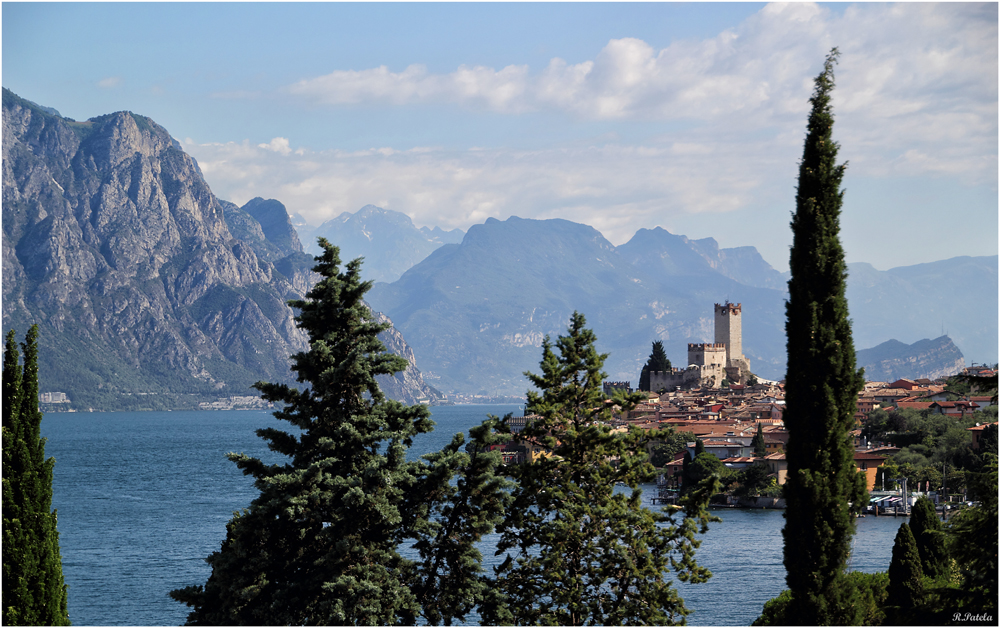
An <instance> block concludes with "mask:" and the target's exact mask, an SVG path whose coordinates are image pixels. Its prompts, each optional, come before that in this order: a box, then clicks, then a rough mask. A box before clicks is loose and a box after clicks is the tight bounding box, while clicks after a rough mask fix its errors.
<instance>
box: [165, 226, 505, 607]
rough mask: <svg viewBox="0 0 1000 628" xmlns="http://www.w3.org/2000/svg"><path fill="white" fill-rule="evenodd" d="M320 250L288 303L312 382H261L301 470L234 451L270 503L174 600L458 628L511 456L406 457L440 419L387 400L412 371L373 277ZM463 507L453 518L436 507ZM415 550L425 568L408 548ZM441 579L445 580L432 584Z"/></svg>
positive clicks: (279, 443)
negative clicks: (389, 344) (494, 475)
mask: <svg viewBox="0 0 1000 628" xmlns="http://www.w3.org/2000/svg"><path fill="white" fill-rule="evenodd" d="M320 245H321V247H322V248H323V250H324V252H323V254H322V256H320V257H319V258H318V260H317V264H316V266H315V267H314V271H315V272H317V273H318V274H319V275H320V276H321V278H322V279H321V281H320V282H319V283H318V284H316V286H315V287H314V288H313V289H312V290H311V291H310V292H309V293H308V294H307V295H306V297H307V300H305V301H293V302H290V305H292V306H293V307H296V308H298V309H299V314H298V316H297V317H296V320H297V321H298V324H299V326H300V327H301V328H303V329H304V330H305V331H306V332H307V333H308V335H309V342H310V344H309V350H308V351H306V352H304V353H298V354H296V355H294V356H292V368H293V370H295V372H296V373H297V374H298V380H299V381H300V382H302V383H303V384H306V385H308V387H307V388H305V389H304V390H301V391H300V390H297V389H295V388H292V387H289V386H287V385H284V384H269V383H263V382H261V383H258V384H256V387H257V388H258V389H259V390H260V391H261V392H262V393H263V397H264V398H265V399H267V400H269V401H273V402H279V403H281V404H282V406H281V409H280V410H278V411H277V412H275V417H277V418H278V419H281V420H283V421H288V422H289V423H291V424H292V425H293V426H294V427H295V428H297V429H296V430H294V433H289V432H285V431H282V430H279V429H277V428H265V429H260V430H258V431H257V434H258V435H259V436H260V437H261V438H263V439H265V440H266V441H268V446H269V448H270V449H271V450H272V451H275V452H277V453H279V454H283V455H285V456H287V457H288V458H289V462H287V463H285V464H274V465H267V464H264V463H263V462H262V461H261V460H260V459H257V458H253V457H250V456H247V455H243V454H229V458H230V459H231V460H232V461H233V462H235V463H236V465H237V466H239V467H240V468H241V469H242V470H243V472H244V473H245V474H247V475H252V476H253V477H254V478H255V486H256V487H257V488H258V489H259V490H260V495H259V496H258V497H257V498H256V499H255V500H254V501H253V502H252V504H251V505H250V508H248V509H245V510H243V511H242V512H240V513H235V514H234V516H233V519H232V520H231V521H230V522H229V524H228V526H227V536H226V540H225V541H224V542H223V544H222V547H221V549H220V550H219V551H218V552H215V553H213V554H212V555H211V556H210V557H209V558H208V562H209V564H210V565H211V566H212V573H211V575H210V577H209V579H208V581H207V582H206V584H205V585H204V586H192V587H188V588H186V589H180V590H176V591H173V592H171V596H172V597H174V598H175V599H176V600H178V601H181V602H184V603H186V604H188V605H189V606H191V607H192V608H193V610H192V611H191V613H190V614H189V617H188V623H189V624H197V625H200V624H213V625H226V624H230V625H231V624H255V625H264V624H288V625H299V624H331V625H345V624H396V623H403V624H415V623H416V620H417V617H418V616H419V615H420V614H421V612H422V609H423V608H425V607H426V608H427V609H429V610H428V615H429V617H427V618H426V619H428V620H429V621H437V620H442V619H443V620H445V621H449V620H450V618H451V617H458V618H459V619H461V618H462V617H463V616H464V613H465V612H467V609H468V608H470V607H471V606H472V605H473V604H475V603H476V602H477V599H478V598H477V595H479V596H480V597H481V591H480V590H479V589H476V588H475V587H476V586H477V585H478V582H479V580H480V579H481V578H480V575H479V573H478V572H479V571H480V570H481V568H480V567H479V565H478V563H477V560H478V551H477V550H475V548H474V543H475V542H476V541H478V540H479V538H480V536H481V535H482V534H484V533H488V532H489V531H490V530H491V529H492V527H491V521H492V519H494V518H496V517H497V516H498V515H497V500H498V499H500V498H498V497H497V496H496V493H497V490H499V489H501V488H502V485H500V483H498V482H497V481H495V480H491V478H490V475H491V471H492V469H495V468H496V466H497V465H498V463H499V457H498V455H497V454H496V453H489V452H487V451H485V450H486V449H487V448H488V443H482V442H479V441H478V440H477V439H476V438H474V439H473V449H474V450H476V451H477V454H476V456H475V458H476V460H475V461H473V460H471V459H470V457H469V456H468V455H466V454H465V453H464V452H459V451H458V448H459V446H460V445H461V442H462V439H461V438H456V439H455V440H454V441H452V444H451V446H449V447H448V448H446V449H445V451H443V452H441V454H440V455H439V456H437V460H436V461H435V462H432V463H430V464H428V463H426V462H424V461H407V459H406V450H407V448H408V447H409V446H410V445H411V443H412V440H413V437H414V436H416V435H417V434H420V433H426V432H429V431H430V430H431V429H432V426H433V423H432V422H431V421H430V418H429V416H430V413H429V412H428V410H427V408H425V407H423V406H419V405H417V406H405V405H403V404H401V403H399V402H397V401H392V400H388V399H386V398H385V397H384V395H383V394H382V392H381V390H380V389H379V387H378V384H377V383H376V380H375V377H376V376H378V375H391V374H394V373H396V372H398V371H401V370H403V369H404V368H405V367H406V362H405V360H404V359H403V358H401V357H399V356H395V355H392V354H389V353H386V352H385V349H384V346H383V345H382V343H381V342H380V341H379V340H378V338H377V335H378V334H379V333H380V332H381V331H383V330H384V329H386V328H387V327H388V325H387V324H379V323H377V322H375V320H374V318H373V316H372V313H371V311H370V310H369V309H368V307H367V305H366V304H365V303H364V302H363V301H362V297H363V295H364V293H365V292H366V291H367V290H368V289H369V288H370V287H371V282H365V281H361V277H360V267H361V260H360V259H357V260H354V261H352V262H350V263H348V264H347V265H346V268H345V269H344V270H343V271H341V269H340V256H339V250H338V249H337V248H336V247H334V246H332V245H330V244H329V243H328V242H327V241H326V240H323V239H320ZM480 450H483V451H482V453H481V454H480V453H478V452H479V451H480ZM456 473H457V475H458V482H457V485H456V487H455V488H454V489H450V488H449V482H450V480H451V479H452V478H453V477H456ZM477 474H478V475H477ZM484 490H485V494H482V495H478V496H475V499H485V500H486V501H487V502H489V503H488V504H487V507H485V508H481V507H479V505H477V504H476V503H473V502H474V499H473V496H474V494H475V492H476V491H480V492H481V493H482V492H483V491H484ZM452 498H454V499H455V500H457V501H456V502H455V505H454V508H452V509H450V510H449V509H446V508H445V507H444V506H443V505H442V504H441V503H439V502H438V501H436V500H439V499H452ZM500 507H501V508H502V500H501V501H500ZM456 509H457V510H458V515H457V516H455V517H452V515H453V514H456ZM469 510H472V511H473V512H472V513H471V514H470V513H468V512H466V511H469ZM435 515H438V516H441V515H443V516H444V518H445V520H446V521H445V523H446V524H447V526H450V527H446V526H444V525H442V522H441V521H439V520H438V519H437V518H436V517H435ZM445 533H447V534H448V535H450V536H448V537H442V534H445ZM444 538H448V539H450V541H451V542H450V543H444V542H443V540H444ZM413 541H417V542H418V543H420V544H421V556H422V558H423V559H424V563H423V565H421V564H418V563H417V562H415V561H410V560H407V559H405V558H403V557H402V556H401V555H400V554H399V552H398V547H399V545H400V544H401V543H403V542H413ZM456 564H461V567H462V569H461V570H456V572H455V577H454V578H452V579H451V580H447V581H444V580H441V579H439V576H440V574H441V573H443V571H447V570H451V569H453V568H454V567H455V565H456ZM431 575H433V577H434V578H435V579H436V585H435V586H427V585H425V584H423V583H422V580H421V579H422V578H429V577H430V576H431Z"/></svg>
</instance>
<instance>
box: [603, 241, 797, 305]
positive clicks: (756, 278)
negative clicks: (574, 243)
mask: <svg viewBox="0 0 1000 628" xmlns="http://www.w3.org/2000/svg"><path fill="white" fill-rule="evenodd" d="M618 252H619V253H621V254H622V256H623V257H625V258H626V259H628V260H629V261H630V262H632V263H633V264H641V265H644V266H646V267H647V268H649V269H650V270H652V271H654V272H656V273H661V274H662V276H664V277H677V278H681V277H686V278H688V279H689V280H690V282H692V283H693V284H698V283H701V282H703V281H705V280H706V278H709V277H714V276H716V275H721V276H723V277H727V278H729V279H732V280H733V281H737V282H739V283H742V284H744V285H747V286H754V287H757V288H772V289H776V290H785V289H786V287H787V283H788V278H787V277H786V276H783V275H782V274H781V273H779V272H778V271H776V270H774V269H773V268H772V267H771V265H770V264H768V263H767V262H765V261H764V258H763V257H761V256H760V253H758V252H757V249H755V248H754V247H752V246H742V247H738V248H732V249H720V248H719V243H718V242H716V241H715V239H714V238H704V239H702V240H690V239H688V238H687V237H686V236H682V235H674V234H672V233H670V232H668V231H666V230H665V229H663V228H661V227H656V228H655V229H639V230H638V231H636V233H635V235H634V236H632V239H631V240H629V241H628V242H626V243H625V244H622V245H621V246H619V247H618Z"/></svg>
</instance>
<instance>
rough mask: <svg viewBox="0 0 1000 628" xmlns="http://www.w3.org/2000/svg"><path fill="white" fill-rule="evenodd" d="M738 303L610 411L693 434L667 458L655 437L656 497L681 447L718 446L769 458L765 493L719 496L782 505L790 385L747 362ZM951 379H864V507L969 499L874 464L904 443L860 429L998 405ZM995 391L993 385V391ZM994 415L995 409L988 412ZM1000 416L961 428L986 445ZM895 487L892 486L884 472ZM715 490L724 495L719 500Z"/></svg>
mask: <svg viewBox="0 0 1000 628" xmlns="http://www.w3.org/2000/svg"><path fill="white" fill-rule="evenodd" d="M741 314H742V307H741V304H732V303H728V302H726V303H725V304H716V305H715V322H716V327H715V331H716V341H715V342H714V343H705V344H700V343H699V344H689V345H688V366H687V367H686V368H684V369H676V368H675V369H671V370H670V371H668V372H651V373H649V388H650V390H649V391H646V394H647V399H646V401H645V402H643V403H641V404H639V405H638V406H636V407H635V408H633V409H631V410H629V411H628V412H627V413H623V412H620V411H617V409H616V411H614V412H613V419H612V420H611V425H612V426H613V427H614V428H615V429H622V430H624V429H629V428H638V429H642V430H646V431H650V430H667V429H672V430H673V431H674V432H675V433H683V434H688V435H690V436H691V437H693V439H694V440H689V441H686V442H685V444H684V447H683V448H680V449H677V448H674V449H675V451H673V452H671V453H670V459H669V460H668V461H663V460H662V459H660V460H658V459H657V455H656V454H657V450H658V449H659V448H660V447H661V446H663V445H664V443H663V442H662V441H659V440H652V441H650V442H649V443H648V444H647V450H648V452H649V454H650V457H651V459H652V460H653V461H654V464H656V463H658V462H659V463H662V464H657V467H658V468H660V469H661V472H662V473H661V475H660V479H659V482H658V485H659V491H658V494H657V496H656V497H655V498H654V500H656V501H660V502H672V501H675V500H676V498H677V495H678V490H679V489H680V487H681V478H682V474H683V466H684V458H685V454H686V455H687V456H688V459H689V460H690V459H692V458H694V456H695V453H696V451H704V452H705V453H708V454H711V455H712V456H715V457H716V458H717V459H718V460H719V461H720V462H721V463H722V465H723V466H724V467H725V468H726V469H729V470H732V471H742V470H745V469H748V468H749V467H751V466H754V465H758V464H762V465H764V466H766V469H767V475H768V478H769V479H771V480H772V481H771V482H770V486H771V489H772V490H770V491H764V492H765V493H768V494H765V495H753V496H746V495H744V496H736V495H724V496H717V499H716V500H715V502H716V505H718V506H731V507H736V506H740V507H751V508H784V500H783V499H782V498H781V497H780V494H781V491H780V487H781V485H783V484H784V483H785V479H786V475H787V463H786V460H785V446H786V445H787V443H788V431H787V430H786V429H785V425H784V421H783V415H784V412H785V391H784V384H783V382H773V381H766V380H761V379H758V378H757V377H755V376H754V375H753V374H752V373H751V372H750V361H749V360H748V359H747V358H746V357H745V356H743V354H742V329H741V328H742V324H741ZM956 376H959V378H967V377H972V378H989V377H995V376H996V370H994V369H993V368H990V367H987V366H980V367H975V366H973V367H966V368H964V369H963V370H962V372H960V373H956ZM947 386H948V380H947V379H935V380H929V379H923V378H920V379H899V380H896V381H893V382H874V381H869V382H866V383H865V387H864V389H863V390H862V391H861V392H859V393H858V396H857V411H856V412H855V414H854V423H855V428H854V430H853V431H852V432H851V435H852V437H853V439H854V463H855V466H856V467H857V469H858V471H860V472H863V473H864V474H865V478H866V487H867V489H868V491H869V495H870V500H871V502H870V504H869V506H868V508H866V511H867V512H870V513H872V514H876V515H878V514H892V515H896V514H904V515H905V514H908V513H909V508H910V507H911V506H912V505H913V503H914V502H915V501H916V499H917V498H918V497H920V496H922V495H927V496H928V497H930V498H931V499H932V500H933V501H934V502H935V504H937V505H938V508H939V509H940V510H942V511H944V510H946V505H947V504H946V502H956V503H961V502H965V489H964V487H963V488H962V489H961V490H960V491H956V492H947V494H945V493H944V492H942V491H941V490H939V489H942V488H944V489H945V490H947V489H946V483H947V478H946V477H945V478H944V482H945V485H944V486H941V487H939V486H935V485H934V484H935V483H934V482H931V481H930V480H926V481H924V482H918V486H907V483H906V482H905V479H902V480H903V481H902V482H896V481H895V480H898V479H901V478H885V474H884V473H883V474H882V475H881V476H880V475H879V473H878V470H879V469H880V468H881V467H883V465H884V463H885V462H886V461H887V460H889V459H890V458H891V457H892V456H893V455H895V454H897V453H899V452H900V450H901V448H900V447H898V446H894V445H892V444H889V443H887V442H882V441H872V440H870V439H868V438H866V437H865V436H864V435H863V427H864V425H865V424H866V422H867V421H868V419H869V415H871V414H872V413H873V412H875V411H876V410H882V411H886V412H894V411H900V410H912V411H920V412H925V413H928V414H937V415H943V416H945V417H953V418H956V419H965V418H967V417H972V416H973V415H974V413H976V412H979V411H984V410H986V408H989V407H990V406H994V407H995V406H996V405H997V398H996V397H995V396H993V395H992V394H978V393H976V392H974V391H973V392H972V393H970V394H958V393H955V392H952V391H949V390H946V387H947ZM616 391H621V392H625V393H631V392H633V387H632V385H631V382H623V381H614V382H605V383H604V392H605V394H606V395H607V396H608V397H610V396H611V395H612V394H613V393H614V392H616ZM991 393H995V391H991ZM984 416H992V417H993V418H996V412H995V411H993V413H992V414H986V415H984ZM531 420H532V416H530V415H529V416H522V417H513V418H511V419H509V420H508V423H509V424H510V426H511V431H512V432H514V433H515V434H517V433H518V432H520V431H521V429H523V427H524V426H525V425H526V424H527V423H529V422H530V421H531ZM991 425H992V426H994V427H993V429H994V430H995V429H996V427H995V426H996V422H995V421H994V422H991V423H986V422H983V423H977V424H976V425H974V426H971V427H968V428H965V429H966V430H967V431H968V432H969V433H970V436H971V439H970V443H971V444H970V447H971V449H972V451H973V452H978V451H979V448H980V436H981V435H982V434H983V431H984V430H985V429H987V428H988V427H989V426H991ZM758 433H760V435H762V436H763V448H762V450H760V449H759V448H756V447H755V446H754V438H755V436H757V435H758ZM502 451H503V456H504V460H505V462H524V461H527V460H532V459H534V458H535V457H537V456H540V455H546V452H545V450H544V448H541V447H538V446H535V445H533V444H532V443H529V442H526V441H525V440H524V439H519V438H514V439H512V441H511V442H509V443H507V444H506V445H504V446H503V450H502ZM887 479H888V480H890V485H894V484H898V485H899V487H898V488H890V489H889V490H886V489H887V487H886V480H887ZM718 497H721V498H722V499H724V501H722V502H719V499H718Z"/></svg>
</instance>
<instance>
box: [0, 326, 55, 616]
mask: <svg viewBox="0 0 1000 628" xmlns="http://www.w3.org/2000/svg"><path fill="white" fill-rule="evenodd" d="M14 338H15V334H14V331H13V330H11V331H9V332H8V333H7V340H6V346H5V349H4V361H3V623H4V625H6V626H52V625H58V626H63V625H69V615H68V612H67V606H66V603H67V587H66V585H65V584H64V583H63V574H62V558H61V557H60V554H59V532H58V531H57V529H56V523H57V517H56V511H54V510H52V471H53V467H54V466H55V459H53V458H48V459H46V458H45V439H44V438H42V437H41V423H42V413H41V412H40V411H39V409H38V326H37V325H34V326H32V327H31V329H30V330H29V331H28V333H27V335H26V336H25V340H24V343H23V344H22V345H21V348H22V350H23V351H24V363H23V366H22V365H21V364H20V363H19V356H18V351H17V344H16V343H15V341H14Z"/></svg>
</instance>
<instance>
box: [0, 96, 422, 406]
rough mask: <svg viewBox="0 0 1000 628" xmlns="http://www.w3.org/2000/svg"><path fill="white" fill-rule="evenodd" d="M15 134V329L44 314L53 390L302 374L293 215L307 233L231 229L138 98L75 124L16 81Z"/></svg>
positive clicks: (217, 385) (11, 167)
mask: <svg viewBox="0 0 1000 628" xmlns="http://www.w3.org/2000/svg"><path fill="white" fill-rule="evenodd" d="M3 137H4V142H3V328H4V332H6V331H7V330H9V329H16V330H17V331H18V332H20V333H23V332H24V331H26V330H27V327H28V326H30V325H31V324H34V323H38V324H40V326H41V327H42V333H41V335H40V339H39V346H40V373H41V375H40V377H41V383H42V385H43V387H45V389H46V390H61V391H63V392H67V393H69V394H70V398H71V399H72V400H73V402H74V405H75V406H76V407H82V408H87V407H97V408H109V407H115V408H119V409H139V408H172V407H195V406H196V402H197V401H199V400H203V399H206V398H211V397H213V396H218V395H245V394H248V393H249V386H250V384H252V383H253V382H255V381H258V380H261V379H264V380H268V381H285V382H289V383H294V381H293V380H294V378H293V376H292V373H291V372H290V371H289V360H288V358H289V356H290V355H291V354H292V353H294V352H296V351H299V350H302V349H304V348H305V346H306V342H305V337H304V335H303V334H302V332H301V330H299V328H298V327H297V326H296V325H295V321H294V316H293V315H294V312H293V311H292V310H291V309H290V308H289V307H288V306H287V303H286V302H287V300H288V299H290V298H300V297H301V296H302V295H303V294H304V292H305V290H307V289H308V287H309V285H310V284H311V281H310V277H309V273H310V270H309V268H308V267H307V264H308V261H309V258H308V257H306V256H305V255H304V253H302V252H301V244H300V243H299V242H298V240H297V236H296V235H295V234H294V231H290V233H289V230H290V229H291V225H290V223H288V217H287V214H285V216H284V222H285V223H288V229H287V230H286V231H285V233H286V235H288V236H289V237H294V238H295V239H294V241H291V240H290V239H288V238H285V240H282V239H281V238H275V237H274V235H273V233H272V234H271V237H270V238H269V237H268V235H269V234H268V233H265V228H266V229H267V230H269V231H270V230H272V228H271V226H269V225H264V226H262V225H261V224H260V223H259V222H257V221H256V219H253V218H252V217H250V218H249V219H247V217H248V216H249V214H247V213H246V212H242V214H243V215H242V216H241V217H240V218H241V220H242V223H241V225H242V227H241V228H243V229H244V230H245V231H246V232H247V233H250V232H253V233H255V234H260V235H263V236H264V237H263V238H262V239H261V238H258V239H257V241H253V242H247V241H244V240H241V239H239V238H236V237H233V234H232V233H231V231H230V228H229V226H228V225H227V221H226V219H225V214H226V208H227V207H229V206H227V205H223V204H222V203H220V202H219V201H218V199H216V198H215V196H214V195H213V194H212V192H211V190H210V189H209V187H208V184H207V183H206V182H205V181H204V178H203V177H202V176H201V172H200V170H199V169H198V167H197V164H196V163H195V162H194V160H193V159H192V158H191V157H190V156H189V155H187V154H186V153H184V152H183V150H181V149H180V146H179V144H178V143H177V142H176V141H175V140H174V139H173V138H172V137H170V135H169V133H168V132H167V131H166V130H165V129H163V128H162V127H161V126H159V125H158V124H156V123H155V122H153V121H152V120H150V119H148V118H145V117H143V116H138V115H136V114H133V113H131V112H117V113H113V114H107V115H104V116H98V117H96V118H92V119H91V120H88V121H86V122H83V123H77V122H74V121H67V120H65V119H63V118H61V117H59V116H57V115H56V114H54V113H50V112H48V111H45V110H44V109H43V108H41V107H39V106H37V105H34V104H33V103H30V102H28V101H25V100H24V99H21V98H20V97H18V96H17V95H15V94H14V93H13V92H10V91H9V90H7V89H6V88H4V90H3ZM279 205H280V204H279ZM229 209H230V213H231V214H232V216H233V217H236V216H237V213H236V212H235V211H233V208H232V207H229ZM251 209H253V207H251ZM272 209H274V208H273V207H272ZM281 212H284V208H283V207H282V208H281ZM270 215H271V216H272V217H277V218H280V216H278V212H276V211H272V212H271V214H270ZM278 222H281V221H280V220H279V221H278ZM254 223H256V225H255V224H254ZM278 226H279V227H280V225H278ZM237 230H239V229H237ZM277 232H280V229H278V231H275V232H274V233H277ZM276 240H277V241H276ZM265 245H267V246H269V247H270V250H271V251H272V252H274V251H276V253H274V254H273V255H272V256H271V257H272V258H273V261H269V260H268V259H266V258H267V257H268V256H269V255H268V254H266V253H265V252H264V250H263V249H264V248H265ZM283 247H284V248H283ZM296 247H297V248H298V250H297V251H296V250H295V249H296ZM286 249H287V250H290V251H291V253H289V254H288V255H285V256H284V257H280V258H279V257H278V255H280V254H282V253H285V252H286ZM258 253H259V254H258ZM279 268H280V269H281V270H279ZM390 332H392V330H390ZM390 340H392V341H393V342H396V343H397V344H400V343H402V344H405V341H403V340H402V337H401V336H399V337H393V338H391V339H390ZM401 346H402V345H401ZM411 366H412V365H411ZM411 375H412V376H413V377H411V378H410V380H409V381H408V382H401V383H400V386H404V385H409V384H412V383H413V382H414V381H417V380H420V377H419V371H414V372H413V373H411ZM424 386H425V387H426V385H424ZM426 391H427V392H430V391H431V389H430V388H429V387H426ZM416 394H417V396H423V397H424V398H428V396H427V395H426V394H424V391H423V390H421V391H417V393H416Z"/></svg>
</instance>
